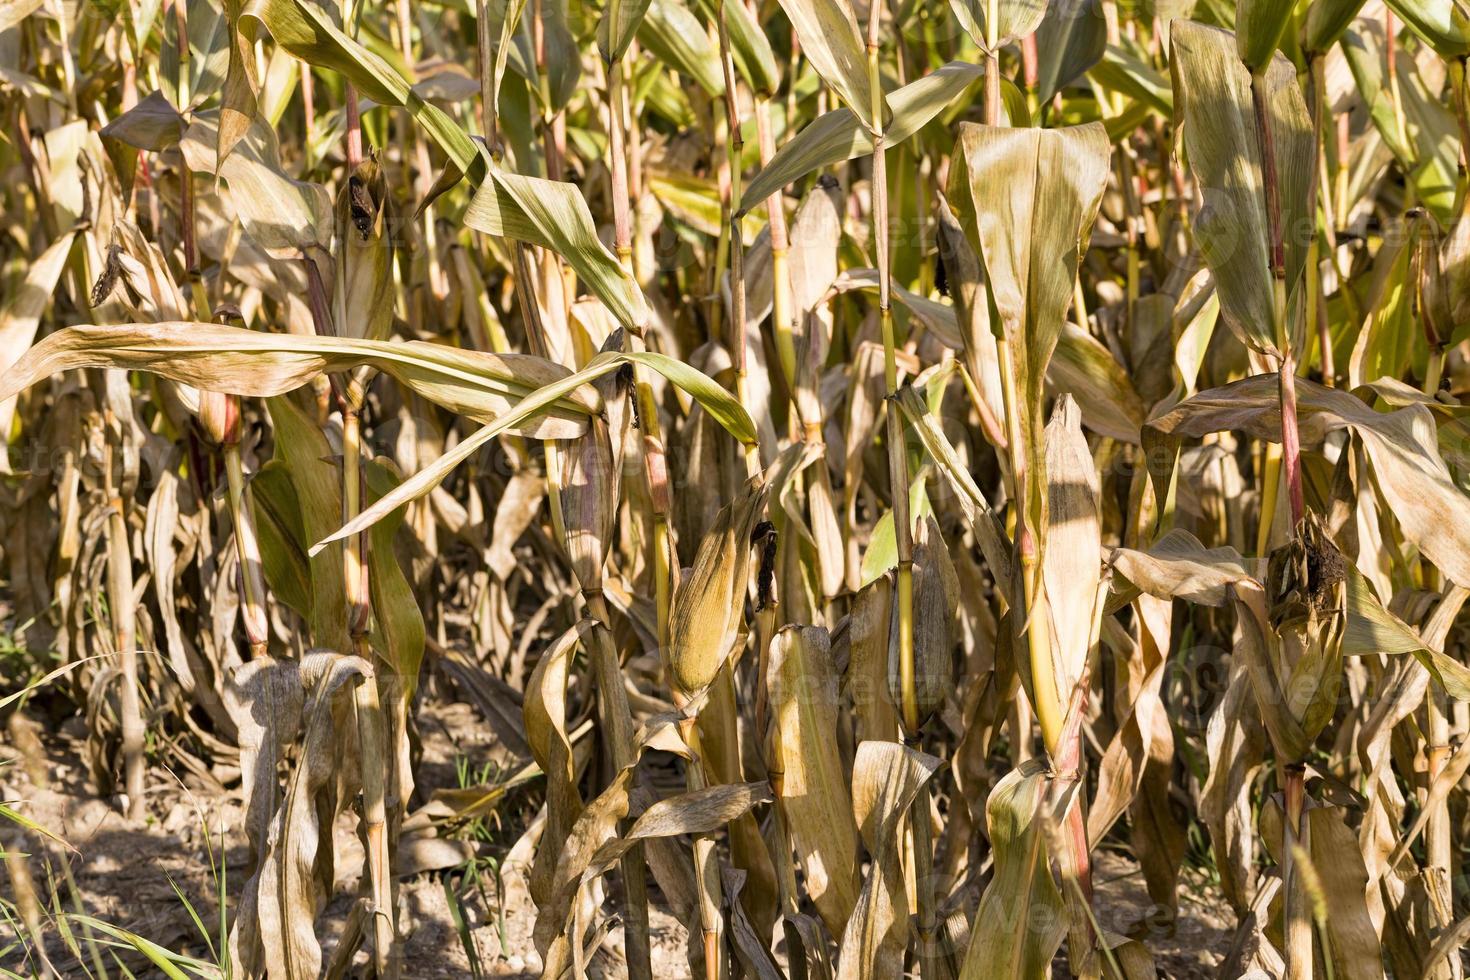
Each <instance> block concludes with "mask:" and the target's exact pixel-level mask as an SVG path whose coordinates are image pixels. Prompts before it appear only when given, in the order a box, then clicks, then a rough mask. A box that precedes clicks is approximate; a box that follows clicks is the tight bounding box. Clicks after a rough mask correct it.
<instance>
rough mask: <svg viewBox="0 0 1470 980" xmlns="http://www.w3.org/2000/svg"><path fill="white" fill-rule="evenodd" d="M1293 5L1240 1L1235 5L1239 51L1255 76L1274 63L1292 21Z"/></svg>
mask: <svg viewBox="0 0 1470 980" xmlns="http://www.w3.org/2000/svg"><path fill="white" fill-rule="evenodd" d="M1291 11H1292V7H1291V4H1288V3H1278V2H1276V0H1238V2H1237V3H1236V5H1235V49H1236V51H1237V53H1238V54H1239V55H1240V60H1241V61H1242V62H1243V63H1244V64H1245V66H1246V68H1248V69H1249V70H1250V71H1252V72H1259V71H1260V70H1261V69H1263V68H1265V67H1266V65H1267V64H1269V63H1270V61H1271V56H1272V55H1274V54H1275V53H1276V45H1277V44H1279V43H1280V42H1281V35H1282V33H1283V32H1284V31H1285V30H1286V25H1287V23H1288V22H1289V21H1290V20H1291Z"/></svg>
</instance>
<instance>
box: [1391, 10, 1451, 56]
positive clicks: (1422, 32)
mask: <svg viewBox="0 0 1470 980" xmlns="http://www.w3.org/2000/svg"><path fill="white" fill-rule="evenodd" d="M1387 4H1388V8H1389V9H1390V10H1392V11H1393V12H1394V13H1395V14H1397V15H1398V16H1399V17H1401V18H1402V19H1403V21H1404V23H1405V24H1408V25H1409V29H1410V30H1412V31H1413V32H1414V33H1415V34H1418V35H1419V36H1420V37H1422V38H1423V39H1424V40H1425V42H1427V43H1428V44H1429V46H1430V47H1432V48H1433V49H1434V50H1435V53H1436V54H1438V55H1439V56H1440V57H1441V58H1446V59H1448V58H1463V57H1465V56H1466V55H1467V54H1470V13H1467V11H1466V10H1465V8H1464V6H1463V5H1462V4H1460V3H1458V2H1457V0H1387Z"/></svg>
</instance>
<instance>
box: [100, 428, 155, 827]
mask: <svg viewBox="0 0 1470 980" xmlns="http://www.w3.org/2000/svg"><path fill="white" fill-rule="evenodd" d="M104 424H105V426H106V430H107V433H110V432H111V430H112V428H113V424H114V423H113V415H112V412H111V411H110V410H108V411H106V413H105V416H104ZM112 464H113V446H112V440H111V438H110V437H108V441H107V448H106V449H105V450H104V451H103V457H102V485H103V486H102V490H103V493H104V495H105V496H106V498H107V508H108V514H107V608H108V613H109V614H110V616H111V619H112V643H113V649H114V650H115V651H116V652H117V659H118V667H119V669H120V671H121V674H122V679H121V687H120V690H119V693H118V715H119V718H118V721H119V723H120V724H121V726H122V758H123V787H124V790H125V791H126V793H127V796H128V809H127V817H128V819H129V820H139V819H141V818H142V816H143V782H144V765H145V760H144V758H143V709H142V695H141V693H140V691H139V687H138V646H137V606H136V604H135V602H134V601H133V556H132V550H131V548H130V547H129V545H128V522H127V518H126V517H125V516H124V511H123V498H122V494H121V492H120V491H119V490H118V489H117V485H116V483H115V482H114V480H113V476H112Z"/></svg>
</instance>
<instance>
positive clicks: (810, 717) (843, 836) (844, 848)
mask: <svg viewBox="0 0 1470 980" xmlns="http://www.w3.org/2000/svg"><path fill="white" fill-rule="evenodd" d="M883 581H884V583H885V585H886V580H883ZM879 587H880V586H879V585H878V583H874V585H872V586H869V587H868V590H867V591H868V593H869V594H872V591H873V590H875V589H877V588H879ZM860 601H861V600H860ZM848 628H849V630H851V629H852V624H851V623H849V627H848ZM884 632H885V636H884V641H885V642H884V645H885V646H886V645H887V643H886V633H887V631H886V630H885V631H884ZM766 676H767V681H766V687H767V690H768V691H769V697H770V703H771V761H770V774H771V783H772V785H773V786H774V787H775V788H776V795H777V798H778V799H779V800H780V805H781V809H782V813H783V815H784V818H785V821H786V825H787V827H789V828H790V833H791V840H792V843H793V845H794V846H795V849H796V854H797V861H798V862H799V864H800V865H801V871H802V875H803V878H804V880H805V884H806V891H807V894H808V895H810V896H811V898H812V901H813V902H814V903H816V906H817V911H818V912H819V913H821V916H822V921H823V922H825V923H826V925H827V928H828V929H829V930H831V932H832V934H833V935H840V934H841V932H842V929H843V927H844V926H845V925H846V924H847V920H848V917H849V916H850V915H851V914H852V910H853V906H854V905H855V904H856V903H857V897H858V891H859V889H860V887H861V884H860V881H859V877H858V831H857V824H856V823H855V822H854V821H853V817H852V813H853V808H852V797H851V796H850V795H849V791H848V785H847V778H846V775H845V773H844V771H843V764H842V756H841V754H840V753H839V751H838V712H837V708H838V700H837V675H836V671H835V669H834V667H833V664H832V651H831V644H830V641H829V639H828V637H827V631H826V630H825V629H822V628H821V627H819V626H787V627H785V628H783V629H782V630H781V631H780V632H778V633H777V634H776V636H775V637H774V638H773V639H772V640H771V650H770V660H769V663H768V666H767V668H766Z"/></svg>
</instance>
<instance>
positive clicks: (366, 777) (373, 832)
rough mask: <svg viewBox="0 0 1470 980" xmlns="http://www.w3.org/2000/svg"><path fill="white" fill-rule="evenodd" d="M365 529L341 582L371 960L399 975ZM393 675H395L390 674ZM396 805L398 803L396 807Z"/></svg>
mask: <svg viewBox="0 0 1470 980" xmlns="http://www.w3.org/2000/svg"><path fill="white" fill-rule="evenodd" d="M365 396H366V389H365V388H364V385H363V381H362V380H361V379H360V378H357V377H354V378H352V379H351V380H349V381H348V382H347V385H346V390H345V391H344V392H343V395H342V523H343V524H347V523H349V522H350V521H352V520H354V519H355V518H356V517H357V515H358V514H359V513H360V512H361V511H362V469H361V467H362V407H363V402H364V399H365ZM368 541H369V539H368V532H367V531H362V532H360V533H358V534H354V535H350V536H349V537H347V538H346V539H345V540H344V541H343V542H342V581H343V586H344V592H345V596H346V599H347V631H348V634H349V636H351V638H352V651H353V653H355V654H356V655H357V656H359V657H361V658H362V660H363V661H364V663H365V665H366V673H367V676H366V678H365V679H364V680H363V681H362V682H361V683H359V684H358V685H357V688H356V693H355V702H356V705H357V725H358V739H359V747H360V751H361V757H362V797H363V807H362V819H363V836H364V838H365V843H364V846H365V849H366V861H367V870H368V885H369V889H370V892H371V906H372V907H371V908H370V909H369V911H370V913H371V915H372V918H373V929H372V933H373V965H374V968H375V969H376V971H377V974H378V976H380V977H396V976H397V975H398V968H399V961H398V960H399V958H398V949H397V925H396V922H397V917H396V915H395V908H394V903H393V883H392V864H391V861H392V855H391V851H390V849H389V836H388V816H387V814H388V809H389V808H388V802H387V800H388V793H389V792H390V788H391V787H392V786H393V780H392V778H391V777H392V772H393V759H394V757H395V753H393V752H392V751H391V747H390V746H389V745H388V725H387V719H386V715H385V712H384V710H383V705H382V701H381V699H380V695H379V690H378V679H377V672H376V670H374V662H373V656H372V650H371V648H370V646H369V643H368V626H369V618H370V613H371V602H370V598H369V595H368V576H367V549H368V547H369V543H368ZM393 680H395V681H396V680H397V678H393ZM395 809H396V807H395Z"/></svg>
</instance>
